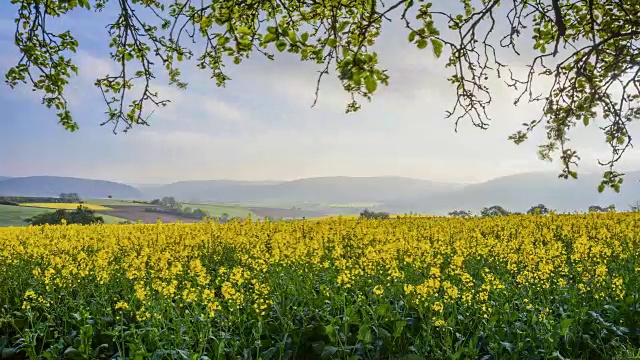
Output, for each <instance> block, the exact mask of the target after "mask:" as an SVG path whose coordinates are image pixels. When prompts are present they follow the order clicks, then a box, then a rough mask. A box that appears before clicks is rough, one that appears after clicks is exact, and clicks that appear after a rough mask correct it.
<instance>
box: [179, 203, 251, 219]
mask: <svg viewBox="0 0 640 360" xmlns="http://www.w3.org/2000/svg"><path fill="white" fill-rule="evenodd" d="M187 206H188V207H190V208H192V209H194V210H195V209H202V210H204V211H206V212H208V213H209V215H211V216H215V217H220V216H222V214H224V213H226V214H229V216H230V217H236V216H237V217H242V218H245V217H247V216H249V215H251V216H252V217H254V218H255V217H256V214H254V213H252V212H251V211H249V209H247V208H244V207H241V206H233V205H217V204H190V203H183V204H182V207H183V208H185V207H187Z"/></svg>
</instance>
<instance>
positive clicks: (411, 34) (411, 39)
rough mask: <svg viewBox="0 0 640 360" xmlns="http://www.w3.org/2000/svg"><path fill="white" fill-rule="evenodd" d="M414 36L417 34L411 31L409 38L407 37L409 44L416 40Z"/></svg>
mask: <svg viewBox="0 0 640 360" xmlns="http://www.w3.org/2000/svg"><path fill="white" fill-rule="evenodd" d="M416 35H418V33H417V32H415V31H413V30H412V31H411V32H410V33H409V37H408V40H409V42H413V40H415V39H416Z"/></svg>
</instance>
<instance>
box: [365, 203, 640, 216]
mask: <svg viewBox="0 0 640 360" xmlns="http://www.w3.org/2000/svg"><path fill="white" fill-rule="evenodd" d="M615 211H616V207H615V205H613V204H611V205H609V206H600V205H591V206H589V208H588V212H589V213H608V212H615ZM629 211H630V212H640V201H636V202H635V203H634V204H633V205H630V206H629ZM555 213H556V211H554V210H552V209H549V208H548V207H547V206H546V205H545V204H537V205H534V206H532V207H530V208H529V210H527V211H526V212H525V213H521V212H517V211H513V212H512V211H509V210H507V209H505V208H504V207H502V206H500V205H493V206H489V207H484V208H483V209H482V210H481V211H480V214H478V215H475V214H474V213H473V212H471V211H469V210H454V211H451V212H449V214H448V215H449V216H451V217H460V218H471V217H484V218H486V217H497V216H509V215H523V214H529V215H549V214H555ZM360 218H362V219H379V220H385V219H389V218H390V215H389V213H388V212H383V211H379V212H377V211H372V210H369V209H364V210H363V211H362V212H360Z"/></svg>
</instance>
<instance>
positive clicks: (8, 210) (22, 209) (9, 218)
mask: <svg viewBox="0 0 640 360" xmlns="http://www.w3.org/2000/svg"><path fill="white" fill-rule="evenodd" d="M51 211H53V209H46V208H37V207H27V206H10V205H0V227H4V226H27V225H28V224H27V223H26V222H24V220H25V219H28V218H30V217H33V216H35V215H38V214H43V213H46V212H51ZM97 215H99V216H102V218H103V219H104V223H105V224H117V223H119V222H121V221H125V220H126V219H122V218H119V217H115V216H111V215H104V214H97Z"/></svg>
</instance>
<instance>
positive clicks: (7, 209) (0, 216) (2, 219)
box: [0, 205, 51, 226]
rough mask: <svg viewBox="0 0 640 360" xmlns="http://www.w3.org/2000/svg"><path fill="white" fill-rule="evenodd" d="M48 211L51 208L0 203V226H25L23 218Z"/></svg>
mask: <svg viewBox="0 0 640 360" xmlns="http://www.w3.org/2000/svg"><path fill="white" fill-rule="evenodd" d="M48 211H51V209H42V208H33V207H23V206H10V205H0V226H26V225H27V223H26V222H24V220H25V219H28V218H30V217H32V216H35V215H38V214H42V213H45V212H48Z"/></svg>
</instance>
